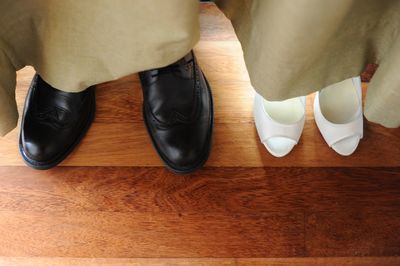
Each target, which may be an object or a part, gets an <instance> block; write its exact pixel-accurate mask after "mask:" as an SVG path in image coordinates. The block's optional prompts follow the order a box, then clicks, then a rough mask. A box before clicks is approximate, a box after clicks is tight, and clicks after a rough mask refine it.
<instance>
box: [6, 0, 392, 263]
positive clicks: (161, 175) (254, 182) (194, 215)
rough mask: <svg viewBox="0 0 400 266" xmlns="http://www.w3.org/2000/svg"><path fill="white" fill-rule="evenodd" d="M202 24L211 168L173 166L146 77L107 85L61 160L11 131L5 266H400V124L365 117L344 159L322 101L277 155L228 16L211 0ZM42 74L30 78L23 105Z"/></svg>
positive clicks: (23, 87)
mask: <svg viewBox="0 0 400 266" xmlns="http://www.w3.org/2000/svg"><path fill="white" fill-rule="evenodd" d="M200 19H201V25H202V39H201V41H200V43H199V44H198V45H197V46H196V47H195V51H196V54H197V57H198V60H199V62H200V64H201V66H202V68H203V70H204V72H205V74H206V76H207V77H208V79H209V81H210V83H211V86H212V88H213V94H214V100H215V116H216V119H215V120H216V123H215V137H214V147H213V151H212V154H211V157H210V160H209V162H208V163H207V165H206V167H205V168H204V169H202V170H200V171H198V172H196V173H194V174H192V175H187V176H175V175H173V174H171V173H170V172H168V171H167V170H165V169H164V167H162V163H161V161H160V160H159V158H158V157H157V155H156V153H155V151H154V149H153V148H152V146H151V144H150V140H149V138H148V136H147V134H146V132H145V129H144V125H143V120H142V114H141V101H142V95H141V88H140V83H139V80H138V78H137V75H136V74H135V75H130V76H127V77H124V78H122V79H119V80H117V81H113V82H108V83H105V84H101V85H99V86H98V88H97V104H98V107H97V117H96V119H95V122H94V124H93V126H92V128H91V129H90V131H89V133H88V135H87V137H86V138H85V139H84V141H83V142H82V143H81V145H79V147H78V148H77V149H76V150H75V151H74V153H73V154H71V156H69V158H68V159H67V160H66V161H65V162H64V163H63V164H62V166H60V167H57V168H55V169H51V170H48V171H35V170H32V169H30V168H28V167H26V166H24V163H23V162H22V160H21V158H20V156H19V154H18V141H17V139H18V129H16V130H14V131H13V132H12V133H10V134H9V135H7V136H6V137H5V138H3V139H0V158H2V160H1V162H0V235H1V237H0V265H91V264H96V265H165V264H167V265H311V266H313V265H360V266H361V265H371V266H372V265H400V258H399V257H398V256H399V255H400V129H385V128H383V127H381V126H379V125H375V124H372V123H369V122H367V121H365V122H366V123H365V124H366V125H365V136H364V139H363V140H362V143H361V144H360V147H359V149H358V150H357V151H356V153H355V154H354V155H353V156H351V157H341V156H339V155H337V154H335V153H334V152H333V151H332V150H330V149H329V148H328V147H327V145H326V144H325V143H324V141H323V139H322V137H321V136H320V134H319V132H318V129H317V127H316V125H315V123H314V119H313V116H312V108H311V103H312V96H309V97H308V104H307V121H306V126H305V130H304V133H303V136H302V139H301V142H300V143H299V145H297V147H296V148H295V149H294V151H293V152H292V153H291V154H290V155H289V156H287V157H285V158H281V159H277V158H274V157H272V156H270V155H269V154H268V153H267V151H266V150H265V149H264V147H263V146H262V144H260V143H259V140H258V139H257V135H256V131H255V127H254V124H253V118H252V98H253V94H254V92H253V89H252V88H251V85H250V83H249V78H248V75H247V71H246V68H245V65H244V62H243V59H242V52H241V47H240V44H239V42H238V41H237V39H236V37H235V34H234V32H233V30H232V28H231V26H230V23H229V21H228V20H226V19H225V18H224V16H223V15H222V14H221V13H220V12H219V11H218V10H217V9H216V8H215V6H214V5H212V4H203V5H202V9H201V17H200ZM371 69H372V70H369V71H367V72H366V73H364V77H365V78H368V77H369V76H371V72H373V69H374V67H373V66H371ZM33 74H34V71H33V69H32V68H29V67H27V68H24V69H23V70H21V71H19V73H18V86H17V100H18V104H19V107H20V108H22V105H23V102H24V97H25V94H26V91H27V87H28V86H29V83H30V80H31V78H32V76H33ZM366 89H367V84H366V83H365V84H364V91H365V90H366Z"/></svg>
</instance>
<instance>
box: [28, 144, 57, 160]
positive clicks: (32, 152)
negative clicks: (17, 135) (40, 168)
mask: <svg viewBox="0 0 400 266" xmlns="http://www.w3.org/2000/svg"><path fill="white" fill-rule="evenodd" d="M23 152H24V154H25V155H26V156H27V157H28V159H30V160H32V161H35V162H39V163H42V162H48V161H50V160H52V159H54V157H55V156H56V155H57V154H56V152H55V150H54V149H53V148H52V145H49V143H46V144H44V143H40V142H24V143H23Z"/></svg>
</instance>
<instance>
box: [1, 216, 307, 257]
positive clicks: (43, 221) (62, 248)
mask: <svg viewBox="0 0 400 266" xmlns="http://www.w3.org/2000/svg"><path fill="white" fill-rule="evenodd" d="M303 219H304V216H303V214H302V213H279V214H260V215H257V216H248V215H239V214H238V215H223V214H213V215H207V214H204V215H194V214H181V213H179V212H175V213H173V212H169V213H140V212H135V213H132V212H131V213H123V212H112V211H102V212H100V211H98V212H73V211H68V212H33V211H16V212H15V211H1V212H0V233H1V235H2V237H1V238H0V255H2V256H49V257H55V256H57V257H64V256H70V257H105V258H107V257H121V258H127V257H173V258H175V257H233V256H237V257H253V256H256V257H260V256H264V257H269V256H272V257H273V256H301V255H304V240H303V239H304V235H303V234H302V229H303V227H304V224H303Z"/></svg>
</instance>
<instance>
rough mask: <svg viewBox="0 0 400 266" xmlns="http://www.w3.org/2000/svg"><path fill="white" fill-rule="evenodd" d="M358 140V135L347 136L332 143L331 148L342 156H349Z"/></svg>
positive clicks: (355, 147)
mask: <svg viewBox="0 0 400 266" xmlns="http://www.w3.org/2000/svg"><path fill="white" fill-rule="evenodd" d="M359 142H360V137H359V136H352V137H348V138H345V139H343V140H341V141H338V142H336V143H335V144H333V145H332V149H333V150H334V151H336V152H337V153H338V154H340V155H342V156H349V155H351V154H353V153H354V151H355V150H356V149H357V147H358V143H359Z"/></svg>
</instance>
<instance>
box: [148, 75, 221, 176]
mask: <svg viewBox="0 0 400 266" xmlns="http://www.w3.org/2000/svg"><path fill="white" fill-rule="evenodd" d="M203 77H204V80H205V82H206V85H207V92H208V95H209V97H210V104H211V110H210V111H211V112H210V122H211V123H210V128H209V130H208V136H207V142H208V147H207V149H206V150H205V154H204V157H203V158H202V159H201V160H200V161H199V162H198V163H196V164H195V165H193V166H192V167H188V168H177V167H174V166H173V165H172V164H171V163H170V162H169V160H168V159H167V158H164V156H163V155H162V153H161V152H160V150H159V149H158V146H157V144H156V142H155V140H154V138H153V135H152V134H151V131H150V128H149V125H148V121H147V119H146V115H145V107H144V104H143V107H142V112H143V120H144V124H145V126H146V129H147V133H148V135H149V136H150V139H151V142H152V144H153V147H154V148H155V149H156V151H157V154H158V156H159V157H160V159H161V160H162V161H163V163H164V165H165V167H166V168H167V169H168V170H170V171H171V172H173V173H175V174H178V175H186V174H190V173H193V172H194V171H196V170H198V169H200V168H202V167H203V166H204V164H205V163H206V162H207V160H208V157H209V155H210V151H211V147H212V135H213V128H214V105H213V98H212V93H211V87H210V85H209V83H208V80H207V79H206V77H205V76H204V73H203Z"/></svg>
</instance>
